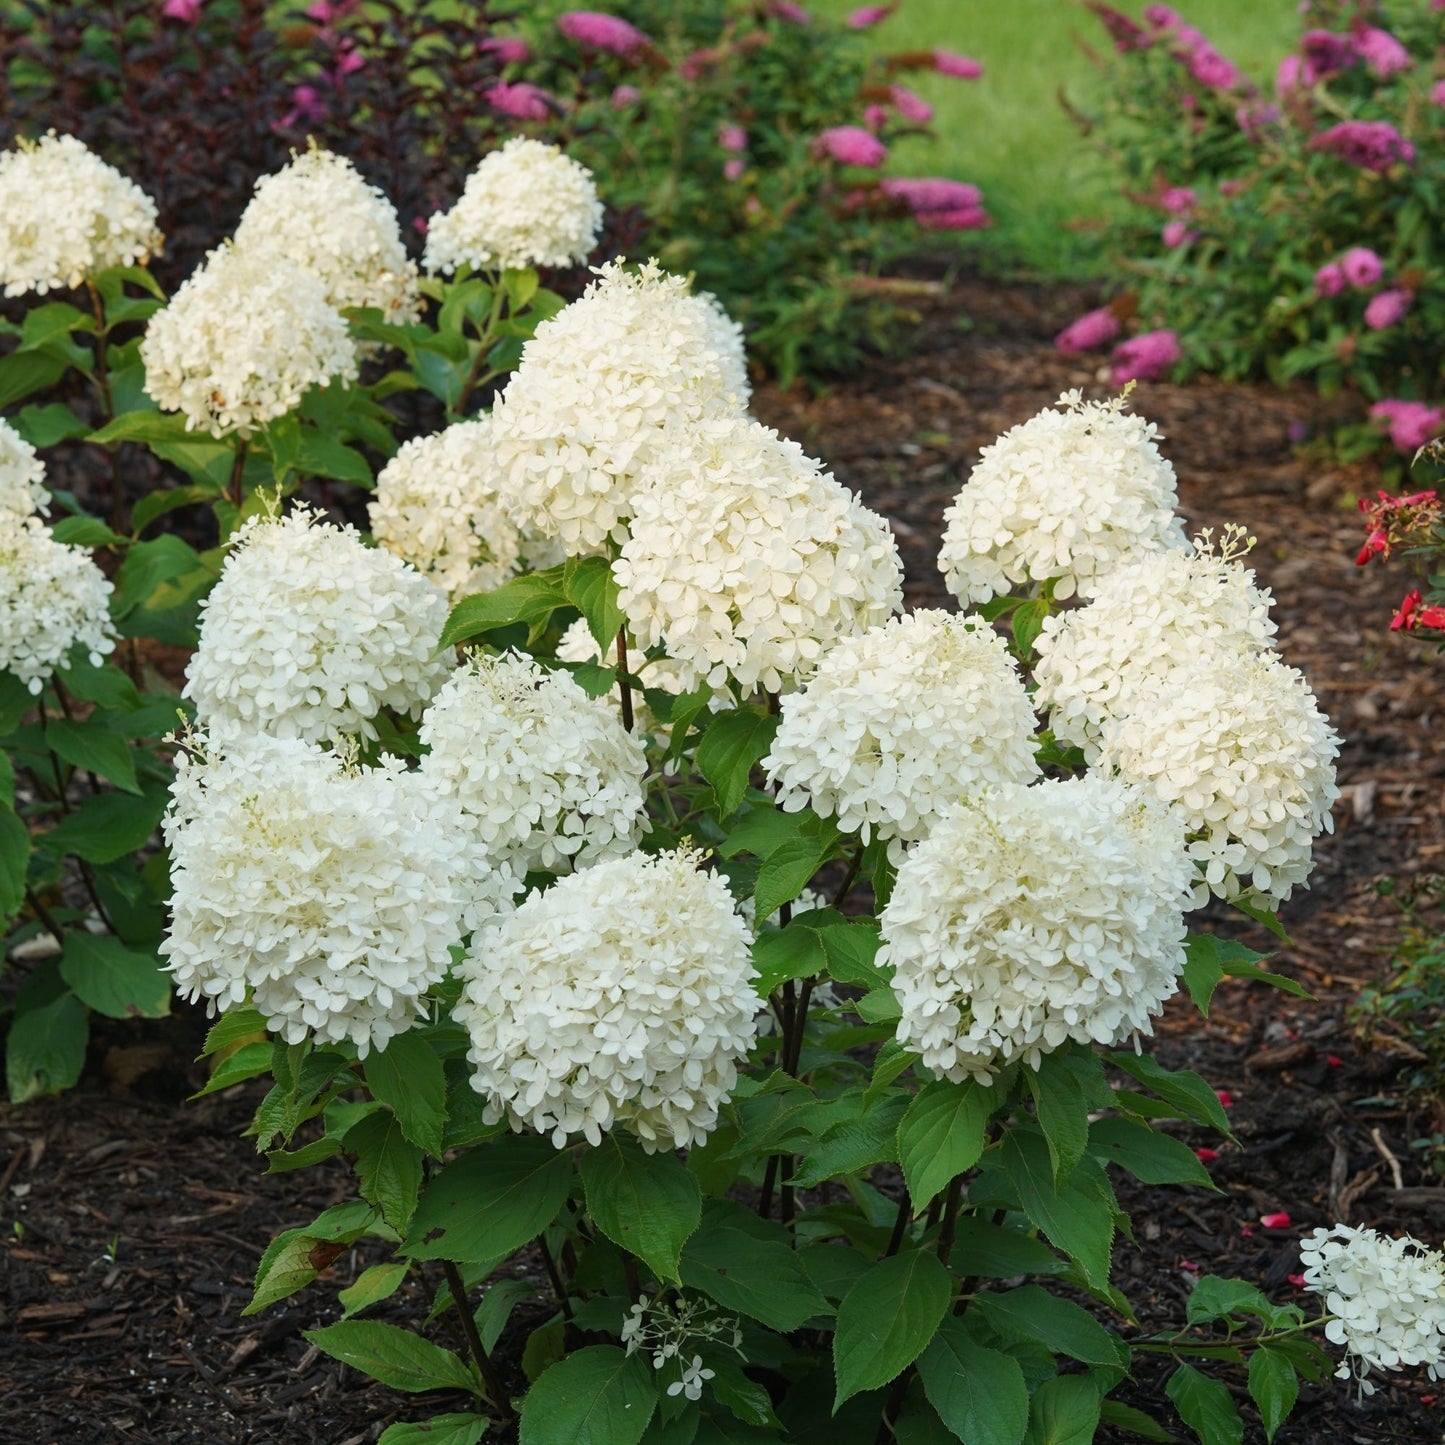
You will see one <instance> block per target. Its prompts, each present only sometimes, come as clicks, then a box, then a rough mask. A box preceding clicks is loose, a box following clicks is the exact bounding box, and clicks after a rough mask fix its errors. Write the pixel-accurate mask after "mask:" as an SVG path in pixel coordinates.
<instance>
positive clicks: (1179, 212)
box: [1159, 186, 1199, 216]
mask: <svg viewBox="0 0 1445 1445" xmlns="http://www.w3.org/2000/svg"><path fill="white" fill-rule="evenodd" d="M1198 202H1199V197H1198V196H1197V195H1195V193H1194V192H1193V191H1192V190H1191V189H1190V188H1189V187H1188V186H1169V187H1167V188H1166V189H1165V190H1163V191H1161V192H1160V195H1159V208H1160V209H1161V210H1163V211H1167V212H1168V213H1169V214H1170V215H1171V216H1187V215H1188V214H1189V213H1190V211H1192V210H1193V209H1194V207H1195V206H1196V205H1197V204H1198Z"/></svg>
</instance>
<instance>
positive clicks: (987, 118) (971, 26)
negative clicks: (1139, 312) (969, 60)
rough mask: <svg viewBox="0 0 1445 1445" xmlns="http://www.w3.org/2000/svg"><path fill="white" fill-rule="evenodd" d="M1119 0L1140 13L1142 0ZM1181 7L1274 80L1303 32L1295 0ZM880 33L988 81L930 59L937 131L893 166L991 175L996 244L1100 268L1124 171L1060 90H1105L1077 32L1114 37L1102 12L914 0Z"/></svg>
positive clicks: (918, 85)
mask: <svg viewBox="0 0 1445 1445" xmlns="http://www.w3.org/2000/svg"><path fill="white" fill-rule="evenodd" d="M857 3H858V0H821V3H820V4H819V5H818V8H819V9H820V10H822V11H824V12H826V13H829V14H833V15H838V16H842V15H846V14H848V13H849V12H850V11H851V10H852V9H854V8H855V6H856V4H857ZM1119 8H1120V9H1122V10H1125V11H1127V12H1128V13H1130V14H1134V15H1137V14H1138V12H1139V11H1140V9H1141V8H1142V0H1132V3H1131V0H1122V3H1120V5H1119ZM1180 8H1181V9H1182V10H1183V13H1184V15H1185V18H1186V19H1187V20H1188V21H1189V22H1190V23H1191V24H1194V25H1197V26H1198V27H1199V28H1200V29H1201V30H1203V31H1204V33H1205V34H1206V35H1208V36H1209V37H1210V39H1211V40H1212V41H1213V42H1214V44H1215V45H1216V46H1217V47H1218V48H1219V50H1221V51H1222V52H1223V53H1224V54H1225V55H1227V56H1228V57H1229V58H1230V59H1231V60H1233V61H1234V62H1235V63H1236V64H1238V65H1239V66H1240V67H1241V68H1242V69H1244V70H1245V71H1246V72H1247V73H1248V74H1249V75H1250V76H1251V78H1252V79H1254V80H1255V81H1256V82H1258V83H1261V84H1265V85H1269V84H1272V77H1273V74H1274V68H1275V65H1276V64H1277V63H1278V61H1279V59H1280V57H1281V56H1282V55H1284V53H1285V52H1286V51H1287V50H1288V49H1289V48H1290V46H1291V44H1292V42H1293V40H1294V38H1295V37H1296V36H1297V35H1298V31H1299V21H1298V17H1297V16H1296V14H1295V5H1294V0H1199V3H1195V4H1190V3H1188V0H1182V3H1181V5H1180ZM872 34H873V38H874V40H875V42H876V44H877V46H878V48H879V49H880V50H884V51H890V50H905V49H907V50H912V49H927V48H932V47H935V46H941V47H944V48H946V49H951V50H961V51H963V52H964V53H965V54H968V55H972V56H974V57H975V58H976V59H978V60H980V61H982V62H983V66H984V78H983V79H982V80H981V81H959V80H951V79H949V78H947V77H946V76H940V75H934V74H931V73H927V72H918V73H916V74H915V75H914V76H913V77H911V78H910V79H909V80H908V84H909V85H910V87H911V88H912V89H914V90H917V91H918V93H919V94H920V95H922V96H923V97H924V98H925V99H927V100H928V101H929V102H930V103H931V104H932V105H933V106H934V107H935V110H936V112H937V113H936V116H935V120H934V129H935V131H936V132H937V139H936V140H933V141H925V140H913V141H909V142H908V143H907V144H906V145H900V146H899V148H898V152H897V156H896V158H895V163H894V164H893V165H892V166H891V167H890V169H891V170H893V171H895V172H902V173H905V174H910V175H942V176H951V177H953V178H955V179H957V180H968V181H973V182H975V183H976V184H977V185H980V186H982V187H983V190H984V195H985V201H986V203H987V205H988V208H989V210H990V211H991V212H992V214H993V217H994V222H995V226H994V230H993V232H992V235H991V237H990V242H989V248H990V250H992V251H993V252H995V253H996V254H997V255H998V257H999V258H1000V259H1001V260H1002V261H1004V262H1005V263H1006V264H1010V265H1011V266H1012V267H1014V268H1018V269H1023V270H1026V271H1032V272H1038V273H1041V274H1044V275H1049V276H1059V277H1065V276H1073V277H1079V276H1088V275H1091V274H1096V273H1097V272H1098V271H1099V270H1100V269H1101V268H1102V266H1103V264H1104V255H1103V237H1102V234H1101V232H1102V229H1103V226H1104V223H1105V221H1106V220H1107V218H1108V216H1109V215H1110V214H1111V211H1112V209H1113V208H1114V207H1115V206H1116V205H1117V204H1118V202H1117V201H1116V199H1115V195H1114V191H1113V186H1114V180H1113V177H1112V176H1111V174H1110V173H1109V172H1108V171H1107V169H1106V168H1105V167H1104V166H1103V164H1102V162H1101V161H1100V159H1099V158H1098V156H1097V154H1096V153H1095V151H1094V150H1093V148H1092V147H1091V145H1090V144H1089V142H1088V141H1086V140H1085V139H1084V138H1083V137H1082V136H1080V135H1079V133H1078V131H1077V130H1076V129H1075V128H1074V126H1073V124H1072V123H1071V122H1070V120H1069V118H1068V116H1067V115H1066V113H1065V111H1064V108H1063V106H1062V105H1061V104H1060V103H1059V97H1060V94H1061V93H1062V94H1065V95H1067V96H1068V97H1069V98H1070V99H1071V100H1074V101H1076V102H1087V101H1089V100H1090V99H1091V98H1093V97H1096V96H1097V95H1098V93H1099V83H1098V76H1097V73H1096V71H1095V69H1094V67H1093V65H1092V64H1091V63H1090V61H1089V59H1088V57H1087V55H1086V54H1085V52H1084V50H1083V48H1082V46H1081V45H1080V42H1081V41H1082V42H1083V43H1084V44H1085V45H1088V46H1092V47H1093V48H1094V49H1095V50H1099V51H1103V50H1106V49H1107V46H1108V38H1107V36H1106V35H1105V33H1104V29H1103V27H1102V26H1101V25H1100V24H1099V23H1098V21H1097V20H1095V19H1094V17H1093V16H1092V15H1090V14H1089V13H1088V12H1087V11H1086V10H1085V9H1084V8H1083V7H1082V6H1081V5H1076V4H1072V3H1070V0H1006V3H1004V0H905V3H904V5H903V6H902V8H901V9H900V10H899V11H898V13H897V14H895V15H894V16H892V17H891V18H890V19H889V20H886V21H884V23H883V24H882V25H880V26H878V27H877V29H875V30H874V31H873V32H872Z"/></svg>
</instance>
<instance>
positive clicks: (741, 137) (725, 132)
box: [717, 125, 748, 151]
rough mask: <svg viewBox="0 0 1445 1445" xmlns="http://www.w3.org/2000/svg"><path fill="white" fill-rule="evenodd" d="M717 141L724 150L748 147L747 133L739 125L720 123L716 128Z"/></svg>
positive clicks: (742, 149)
mask: <svg viewBox="0 0 1445 1445" xmlns="http://www.w3.org/2000/svg"><path fill="white" fill-rule="evenodd" d="M717 143H718V144H719V145H720V146H721V147H722V148H723V149H724V150H725V151H745V150H747V148H748V133H747V131H745V130H744V129H743V128H742V126H740V125H720V126H719V127H718V128H717Z"/></svg>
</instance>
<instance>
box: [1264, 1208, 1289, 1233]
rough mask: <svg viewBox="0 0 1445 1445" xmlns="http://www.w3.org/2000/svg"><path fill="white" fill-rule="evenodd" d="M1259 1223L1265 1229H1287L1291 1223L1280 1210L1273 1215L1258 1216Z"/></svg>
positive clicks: (1286, 1215)
mask: <svg viewBox="0 0 1445 1445" xmlns="http://www.w3.org/2000/svg"><path fill="white" fill-rule="evenodd" d="M1259 1222H1260V1223H1261V1224H1262V1225H1264V1227H1265V1228H1266V1229H1288V1228H1289V1227H1290V1224H1291V1222H1292V1221H1291V1220H1290V1217H1289V1215H1288V1214H1287V1213H1286V1212H1285V1211H1284V1210H1283V1209H1281V1210H1279V1211H1278V1212H1277V1213H1275V1214H1262V1215H1260V1217H1259Z"/></svg>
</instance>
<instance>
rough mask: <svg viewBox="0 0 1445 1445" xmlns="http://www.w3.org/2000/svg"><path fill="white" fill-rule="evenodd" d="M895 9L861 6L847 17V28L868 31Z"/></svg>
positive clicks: (889, 6)
mask: <svg viewBox="0 0 1445 1445" xmlns="http://www.w3.org/2000/svg"><path fill="white" fill-rule="evenodd" d="M897 8H898V7H897V5H861V6H859V8H858V9H857V10H855V11H854V12H853V13H852V14H851V15H850V16H849V17H848V22H847V23H848V28H849V29H850V30H869V29H871V28H872V27H873V26H875V25H877V24H878V23H879V22H880V21H883V20H886V19H887V18H888V17H889V16H890V15H891V14H892V13H893V12H894V11H895V10H896V9H897Z"/></svg>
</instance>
